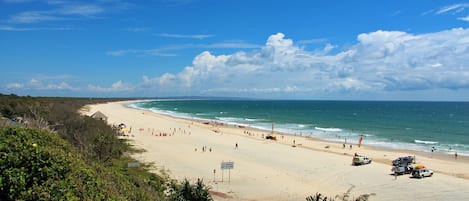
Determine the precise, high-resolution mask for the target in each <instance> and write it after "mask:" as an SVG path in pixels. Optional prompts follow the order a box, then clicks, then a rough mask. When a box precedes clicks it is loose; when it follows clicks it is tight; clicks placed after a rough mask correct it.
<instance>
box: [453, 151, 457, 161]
mask: <svg viewBox="0 0 469 201" xmlns="http://www.w3.org/2000/svg"><path fill="white" fill-rule="evenodd" d="M454 159H455V160H458V152H454Z"/></svg>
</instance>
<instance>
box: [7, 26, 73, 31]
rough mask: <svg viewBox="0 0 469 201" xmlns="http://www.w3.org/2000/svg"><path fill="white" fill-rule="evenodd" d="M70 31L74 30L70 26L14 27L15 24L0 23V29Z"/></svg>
mask: <svg viewBox="0 0 469 201" xmlns="http://www.w3.org/2000/svg"><path fill="white" fill-rule="evenodd" d="M47 30H49V31H70V30H74V28H72V27H27V28H24V27H16V26H3V25H0V31H47Z"/></svg>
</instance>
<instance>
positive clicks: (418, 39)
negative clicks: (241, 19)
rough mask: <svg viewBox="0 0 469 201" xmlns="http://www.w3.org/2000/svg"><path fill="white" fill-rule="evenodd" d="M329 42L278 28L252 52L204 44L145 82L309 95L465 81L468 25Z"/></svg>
mask: <svg viewBox="0 0 469 201" xmlns="http://www.w3.org/2000/svg"><path fill="white" fill-rule="evenodd" d="M334 47H335V46H334V45H331V44H327V45H325V47H324V49H323V51H306V50H304V49H302V48H300V47H299V46H297V45H295V43H294V41H293V40H292V39H288V38H285V36H284V34H282V33H278V34H274V35H271V36H270V37H269V38H268V39H267V42H266V44H265V45H264V46H263V47H262V48H261V49H255V50H253V51H250V52H244V51H239V52H236V53H233V54H230V55H213V54H212V53H210V52H208V51H204V52H202V53H201V54H199V55H197V56H196V57H195V58H194V60H193V62H192V65H190V66H187V67H186V68H185V69H184V70H183V71H181V72H179V73H175V74H169V73H166V74H164V75H162V76H159V77H154V78H148V77H145V78H144V83H145V84H143V85H142V87H144V88H145V87H148V88H152V89H154V90H157V91H160V92H168V91H165V90H164V89H165V87H167V88H171V92H172V93H176V94H177V93H178V92H179V93H187V92H189V91H190V92H192V94H206V95H227V94H234V95H240V94H244V95H255V94H259V93H266V94H268V93H271V94H284V95H288V94H292V93H306V94H309V95H310V96H313V95H318V94H333V93H382V92H383V93H384V92H389V93H391V92H393V91H422V90H423V91H425V90H440V89H445V90H459V89H469V60H467V58H469V29H463V28H458V29H451V30H445V31H441V32H436V33H428V34H418V35H417V34H410V33H406V32H400V31H382V30H378V31H375V32H371V33H363V34H360V35H358V36H357V43H356V44H355V45H352V46H350V47H349V48H347V49H344V50H343V51H341V52H338V53H335V54H331V53H330V50H331V49H332V48H334Z"/></svg>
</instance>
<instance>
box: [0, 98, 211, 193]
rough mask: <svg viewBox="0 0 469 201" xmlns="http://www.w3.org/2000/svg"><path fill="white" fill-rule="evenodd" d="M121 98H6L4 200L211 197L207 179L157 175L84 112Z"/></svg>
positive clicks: (1, 161)
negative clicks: (82, 111)
mask: <svg viewBox="0 0 469 201" xmlns="http://www.w3.org/2000/svg"><path fill="white" fill-rule="evenodd" d="M117 100H123V99H94V98H93V99H90V98H47V97H29V96H28V97H20V96H16V95H3V94H0V117H1V120H0V197H1V198H2V200H212V197H211V196H210V194H209V190H210V189H209V188H208V187H207V186H205V185H204V183H203V182H202V180H199V181H197V183H196V184H190V183H189V181H187V180H185V181H183V182H181V183H178V182H177V181H175V180H172V179H171V178H170V177H169V176H168V175H167V174H165V173H164V171H161V173H158V174H157V173H153V172H151V171H150V170H151V169H152V168H153V167H152V166H151V164H143V163H140V162H137V161H135V160H134V159H132V158H131V157H130V154H132V153H134V152H136V151H138V150H136V149H135V148H133V147H132V146H131V145H130V144H129V143H128V142H127V141H125V140H123V139H119V138H118V137H117V136H116V132H115V130H114V129H113V128H112V127H110V126H109V125H107V124H106V123H105V122H104V121H101V120H96V119H93V118H90V117H87V116H83V115H80V114H79V113H78V111H79V110H80V109H81V108H83V107H84V106H85V105H87V104H97V103H104V102H109V101H117ZM129 164H137V165H135V166H134V165H132V166H131V165H129Z"/></svg>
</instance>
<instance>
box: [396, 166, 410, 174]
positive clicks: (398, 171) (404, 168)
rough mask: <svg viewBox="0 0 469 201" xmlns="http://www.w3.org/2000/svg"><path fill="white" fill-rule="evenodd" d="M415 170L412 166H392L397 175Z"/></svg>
mask: <svg viewBox="0 0 469 201" xmlns="http://www.w3.org/2000/svg"><path fill="white" fill-rule="evenodd" d="M413 170H414V168H413V167H412V166H394V167H392V168H391V171H392V172H394V174H397V175H403V174H410V173H412V171H413Z"/></svg>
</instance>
